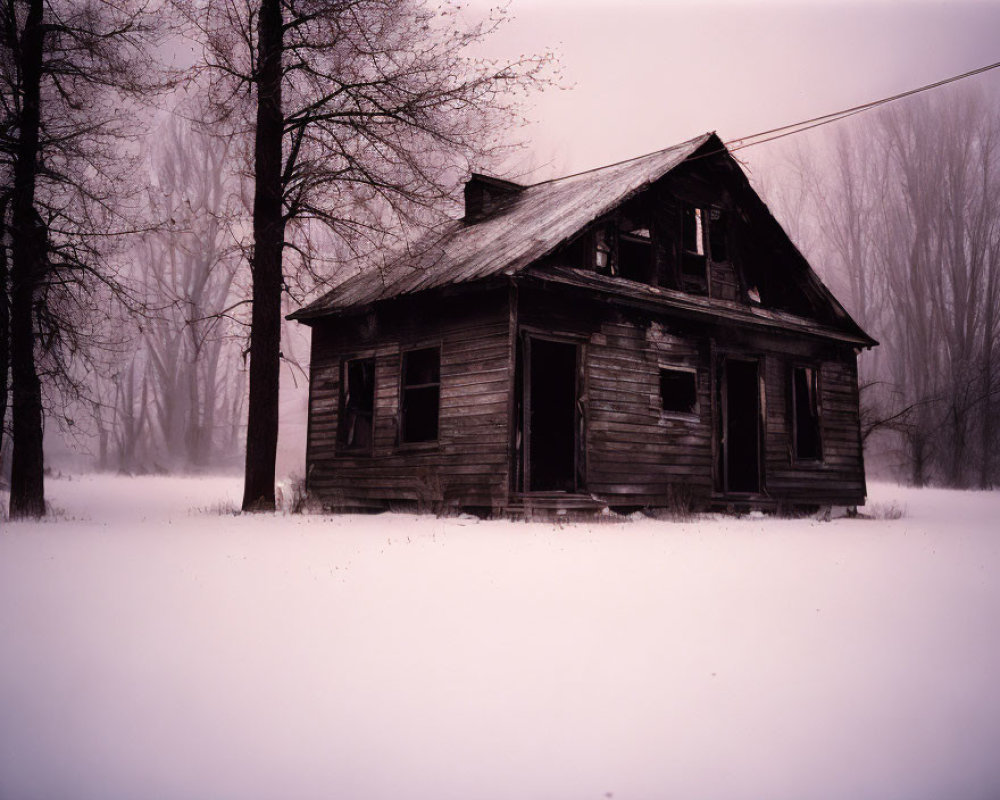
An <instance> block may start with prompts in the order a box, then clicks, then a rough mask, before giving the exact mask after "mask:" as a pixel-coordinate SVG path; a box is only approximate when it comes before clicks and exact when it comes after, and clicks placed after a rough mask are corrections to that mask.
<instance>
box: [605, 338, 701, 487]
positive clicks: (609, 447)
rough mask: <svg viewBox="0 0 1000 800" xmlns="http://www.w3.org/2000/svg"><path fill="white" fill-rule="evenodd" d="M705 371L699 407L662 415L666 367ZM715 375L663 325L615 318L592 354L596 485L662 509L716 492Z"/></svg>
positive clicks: (691, 345) (691, 346) (694, 347)
mask: <svg viewBox="0 0 1000 800" xmlns="http://www.w3.org/2000/svg"><path fill="white" fill-rule="evenodd" d="M661 367H690V368H694V369H696V370H697V386H698V410H697V413H696V414H693V415H685V414H677V413H671V412H665V411H663V410H662V402H661V398H660V368H661ZM710 383H711V381H710V376H709V372H708V369H707V364H706V363H705V360H704V358H703V357H702V355H701V354H700V353H699V348H698V344H697V342H695V341H693V340H692V339H691V338H690V336H687V337H685V336H684V335H682V334H678V333H677V332H675V331H671V330H670V329H669V328H666V327H664V325H662V324H661V323H655V322H654V323H650V324H643V323H641V322H637V321H635V320H626V319H623V320H620V321H614V320H607V321H605V322H604V323H603V324H602V325H601V327H600V331H599V332H598V333H597V334H595V335H594V336H593V337H591V340H590V346H589V347H588V350H587V365H586V394H587V411H588V424H587V428H586V430H587V454H588V464H587V466H588V469H587V479H588V488H589V489H590V490H591V491H592V492H595V493H597V494H599V495H602V496H607V497H618V498H623V499H624V498H625V497H628V500H627V502H628V503H629V504H631V503H643V504H646V503H649V504H659V503H661V502H664V501H665V500H664V498H667V499H671V501H672V500H673V499H676V500H677V501H680V500H681V499H682V498H683V496H684V495H690V496H692V497H707V496H708V495H709V494H710V492H711V488H712V442H711V439H712V432H711V394H710Z"/></svg>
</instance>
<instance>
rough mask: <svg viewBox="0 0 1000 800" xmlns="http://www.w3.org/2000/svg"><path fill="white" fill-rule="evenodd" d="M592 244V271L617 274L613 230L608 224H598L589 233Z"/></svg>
mask: <svg viewBox="0 0 1000 800" xmlns="http://www.w3.org/2000/svg"><path fill="white" fill-rule="evenodd" d="M591 240H592V242H593V246H592V247H591V259H592V266H593V269H594V272H597V273H599V274H601V275H612V276H614V275H617V274H618V264H617V259H616V258H615V242H614V235H613V232H612V230H611V228H610V226H608V225H599V226H597V227H596V228H594V230H593V232H592V233H591Z"/></svg>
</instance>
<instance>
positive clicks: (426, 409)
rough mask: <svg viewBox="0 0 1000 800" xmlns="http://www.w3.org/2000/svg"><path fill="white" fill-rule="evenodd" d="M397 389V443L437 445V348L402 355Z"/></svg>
mask: <svg viewBox="0 0 1000 800" xmlns="http://www.w3.org/2000/svg"><path fill="white" fill-rule="evenodd" d="M400 388H401V393H400V424H399V441H400V443H401V444H416V443H418V442H435V441H437V438H438V414H439V408H440V405H441V350H440V348H437V347H426V348H423V349H421V350H410V351H408V352H405V353H403V364H402V381H401V387H400Z"/></svg>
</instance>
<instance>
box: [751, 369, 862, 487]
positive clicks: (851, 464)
mask: <svg viewBox="0 0 1000 800" xmlns="http://www.w3.org/2000/svg"><path fill="white" fill-rule="evenodd" d="M802 363H808V362H803V360H802V359H801V358H797V357H789V356H784V355H780V354H775V353H771V354H769V355H768V356H767V358H766V386H767V395H768V408H767V410H768V415H767V436H766V467H765V471H766V487H767V491H768V494H770V495H771V496H773V497H776V498H778V499H780V500H781V501H783V502H785V503H789V504H800V505H818V504H840V505H855V504H860V503H863V502H864V498H865V472H864V459H863V456H862V448H861V433H860V431H861V428H860V420H859V417H858V377H857V359H856V357H855V356H854V354H853V352H850V351H847V352H842V353H839V354H829V353H827V354H825V357H823V358H820V359H817V360H815V361H814V362H812V363H814V364H815V365H817V366H819V367H820V375H819V391H820V407H821V410H820V439H821V447H822V454H823V457H822V459H821V460H819V461H815V462H809V461H805V462H797V461H796V460H795V458H794V454H793V452H792V450H793V446H792V423H791V378H790V375H791V369H792V366H793V365H794V364H802Z"/></svg>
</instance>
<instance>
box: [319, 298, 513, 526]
mask: <svg viewBox="0 0 1000 800" xmlns="http://www.w3.org/2000/svg"><path fill="white" fill-rule="evenodd" d="M510 330H511V325H510V319H509V306H508V293H507V290H506V289H500V290H494V291H489V292H479V293H474V294H469V295H466V296H461V297H445V298H442V297H438V296H434V297H429V296H427V295H423V296H420V297H417V298H412V299H406V300H398V301H394V302H391V303H385V304H382V305H381V306H380V307H379V308H378V309H377V310H376V311H371V312H369V313H366V314H363V315H354V316H351V317H349V318H343V319H342V318H331V319H329V320H324V321H322V322H320V323H319V324H317V325H315V326H314V328H313V341H312V371H311V379H310V398H309V419H310V428H309V434H308V443H307V455H306V461H307V481H308V486H309V489H310V491H311V492H314V493H315V494H316V496H318V497H319V498H320V499H321V500H323V501H325V502H327V503H330V504H331V505H334V506H337V505H343V506H356V505H365V504H368V503H373V504H374V503H375V502H376V501H378V503H379V504H382V503H386V502H388V503H392V502H393V501H408V502H413V501H416V502H418V503H423V504H426V505H427V506H428V507H433V506H434V505H436V504H437V503H440V502H449V503H455V504H460V505H470V506H497V505H500V504H502V502H503V501H504V500H505V498H506V486H507V469H508V463H507V451H508V435H507V431H508V427H507V408H508V398H509V386H510V364H511V363H512V362H511V358H512V355H511V354H512V342H511V336H510ZM425 346H440V348H441V388H440V414H439V432H438V441H437V442H436V443H433V444H426V445H411V446H400V444H399V441H398V412H399V398H400V366H401V353H402V351H403V350H407V349H411V348H417V347H425ZM369 356H374V358H375V359H376V367H375V414H374V446H373V449H372V452H371V453H370V454H358V453H347V454H345V453H338V449H337V425H338V413H339V408H338V406H339V400H340V380H341V363H342V361H343V360H344V359H345V358H358V357H369Z"/></svg>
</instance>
